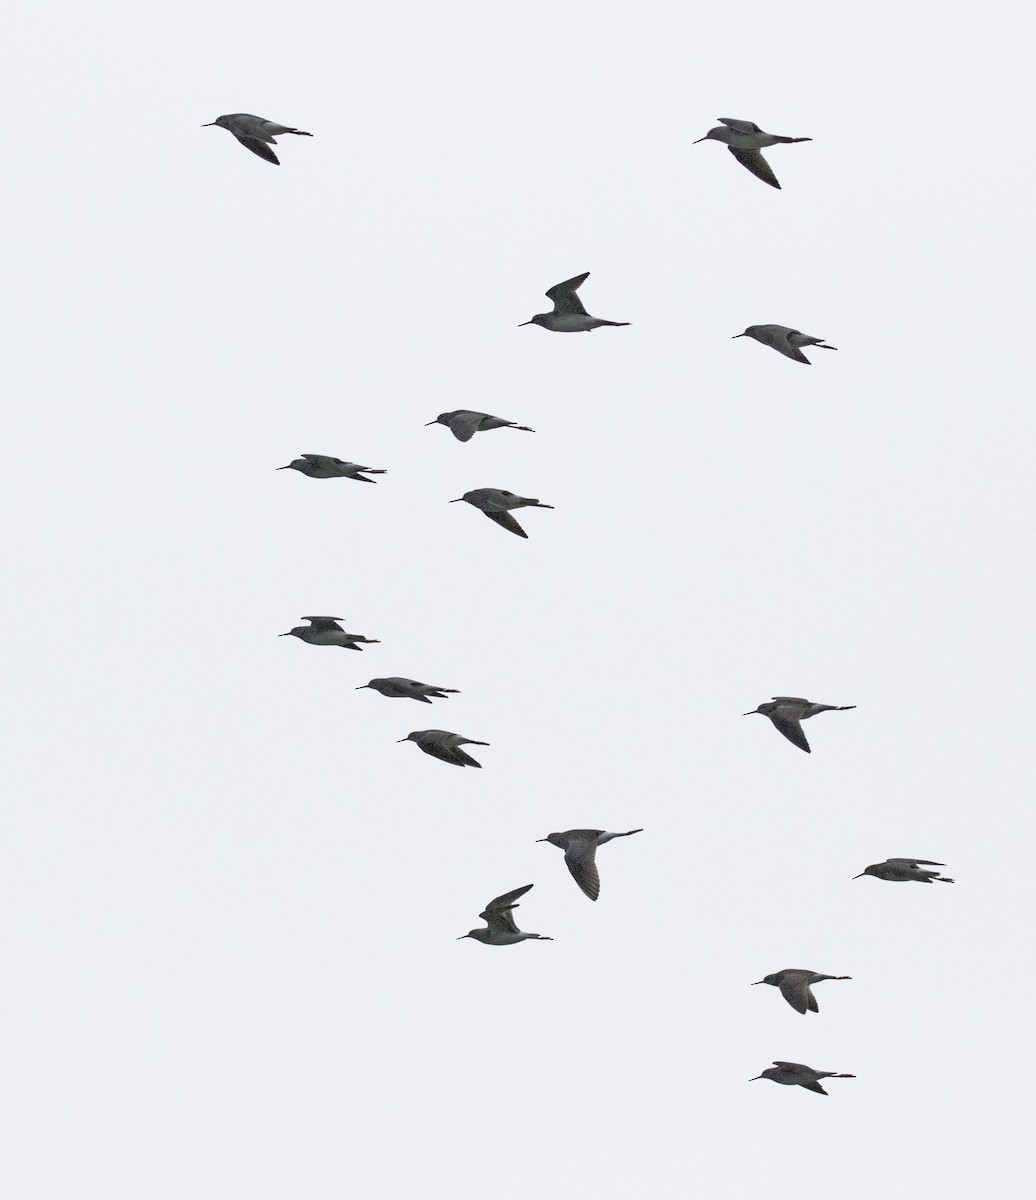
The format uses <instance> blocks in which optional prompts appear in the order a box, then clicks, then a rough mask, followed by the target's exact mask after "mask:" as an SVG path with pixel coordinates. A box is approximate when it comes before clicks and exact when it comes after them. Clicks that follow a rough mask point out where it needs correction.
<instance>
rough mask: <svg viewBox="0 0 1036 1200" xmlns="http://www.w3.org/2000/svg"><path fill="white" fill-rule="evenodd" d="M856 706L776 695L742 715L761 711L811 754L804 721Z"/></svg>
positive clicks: (796, 744) (799, 746)
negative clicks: (823, 713) (803, 729)
mask: <svg viewBox="0 0 1036 1200" xmlns="http://www.w3.org/2000/svg"><path fill="white" fill-rule="evenodd" d="M855 707H856V705H855V704H814V703H813V701H812V700H803V699H802V697H801V696H774V698H773V700H772V701H767V702H766V703H765V704H760V705H759V707H758V708H753V709H752V711H751V712H746V713H743V714H742V715H743V716H746V717H754V716H755V714H756V713H761V714H762V715H763V716H764V717H769V718H770V720H771V721H772V722H773V724H774V727H775V728H776V729H777V731H778V732H779V733H783V734H784V736H785V737H786V738H787V739H788V741H789V742H791V743H792V745H795V746H798V748H799V749H800V750H805V752H806V753H807V754H811V753H812V751H811V750H810V748H809V742H807V741H806V735H805V734H804V733H803V732H802V722H803V721H805V720H806V718H807V717H815V716H816V715H817V713H822V712H848V711H849V709H851V708H855Z"/></svg>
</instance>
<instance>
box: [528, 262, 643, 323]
mask: <svg viewBox="0 0 1036 1200" xmlns="http://www.w3.org/2000/svg"><path fill="white" fill-rule="evenodd" d="M589 274H590V272H589V271H584V272H583V274H582V275H576V276H575V277H574V278H572V279H566V280H565V282H564V283H556V284H554V286H553V287H552V288H550V289H548V291H547V293H546V296H547V299H548V300H552V301H553V302H554V311H553V312H549V313H537V314H536V315H535V316H534V317H531V318H530V319H529V320H528V321H523V322H522V324H521V325H519V326H518V328H519V329H521V327H522V325H542V326H543V328H544V329H549V330H550V331H551V332H552V333H589V332H591V331H592V330H594V329H597V328H598V327H599V326H601V325H628V324H629V321H604V320H602V319H601V318H600V317H591V316H590V314H589V313H588V312H587V311H586V309H585V308H584V307H583V302H582V301H581V300H580V299H579V297H578V296H577V295H576V292H577V291H578V290H579V288H580V287H582V285H583V284H584V283H585V282H586V279H587V277H588V276H589Z"/></svg>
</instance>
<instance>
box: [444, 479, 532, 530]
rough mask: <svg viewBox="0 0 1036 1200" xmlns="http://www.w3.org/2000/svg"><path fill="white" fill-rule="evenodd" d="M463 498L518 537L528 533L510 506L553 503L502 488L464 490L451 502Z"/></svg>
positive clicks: (458, 501)
mask: <svg viewBox="0 0 1036 1200" xmlns="http://www.w3.org/2000/svg"><path fill="white" fill-rule="evenodd" d="M462 500H464V501H466V502H467V503H468V504H470V505H472V507H474V508H477V509H479V511H480V512H484V513H485V514H486V516H487V517H488V518H489V519H490V520H491V521H495V522H496V523H497V524H498V525H501V526H502V527H503V528H504V529H506V530H508V532H510V533H516V534H517V535H518V536H519V537H523V538H527V537H528V536H529V535H528V534H527V533H526V532H525V530H524V529H523V528H522V527H521V526H520V525H519V524H518V522H517V521H516V520H515V519H514V517H512V516H511V513H510V511H509V510H510V509H512V508H553V507H554V505H553V504H541V503H540V502H539V500H530V499H529V497H528V496H516V495H515V494H514V492H508V491H505V490H504V489H503V488H475V490H474V491H473V492H465V493H464V495H463V496H458V497H457V499H456V500H451V501H450V503H451V504H460V502H461V501H462Z"/></svg>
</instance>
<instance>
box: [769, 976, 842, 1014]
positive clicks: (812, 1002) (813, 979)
mask: <svg viewBox="0 0 1036 1200" xmlns="http://www.w3.org/2000/svg"><path fill="white" fill-rule="evenodd" d="M851 978H852V976H851V975H820V974H818V973H817V972H816V971H801V970H798V969H795V968H789V969H788V970H785V971H775V972H774V973H773V974H772V975H764V976H763V978H762V979H757V980H756V981H755V983H756V984H759V983H769V984H772V985H773V987H776V988H780V989H781V995H782V996H783V997H784V999H785V1000H787V1002H788V1003H789V1004H790V1005H791V1006H792V1008H793V1009H794V1010H795V1011H796V1012H797V1013H803V1014H805V1013H806V1012H807V1011H809V1012H819V1011H820V1009H819V1008H818V1007H817V998H816V996H814V995H813V992H812V991H811V990H810V989H811V988H812V985H813V984H814V983H820V982H821V981H822V980H824V979H851ZM752 986H753V987H754V986H755V984H753V985H752Z"/></svg>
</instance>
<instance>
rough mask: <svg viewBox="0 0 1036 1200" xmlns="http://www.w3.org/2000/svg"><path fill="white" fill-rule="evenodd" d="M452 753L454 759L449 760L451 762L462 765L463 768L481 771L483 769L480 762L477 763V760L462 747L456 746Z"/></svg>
mask: <svg viewBox="0 0 1036 1200" xmlns="http://www.w3.org/2000/svg"><path fill="white" fill-rule="evenodd" d="M450 753H451V754H452V755H453V757H452V758H451V759H449V760H448V761H450V762H456V763H460V765H461V766H462V767H478V768H479V769H481V767H482V764H481V763H480V762H476V761H475V759H473V758H472V757H471V755H470V754H469V753H468V752H467V751H466V750H462V749H461V748H460V746H454V747H453V748H452V749H451V750H450Z"/></svg>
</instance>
